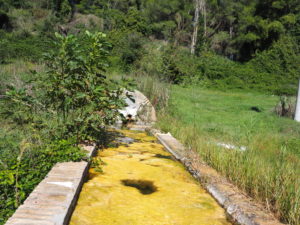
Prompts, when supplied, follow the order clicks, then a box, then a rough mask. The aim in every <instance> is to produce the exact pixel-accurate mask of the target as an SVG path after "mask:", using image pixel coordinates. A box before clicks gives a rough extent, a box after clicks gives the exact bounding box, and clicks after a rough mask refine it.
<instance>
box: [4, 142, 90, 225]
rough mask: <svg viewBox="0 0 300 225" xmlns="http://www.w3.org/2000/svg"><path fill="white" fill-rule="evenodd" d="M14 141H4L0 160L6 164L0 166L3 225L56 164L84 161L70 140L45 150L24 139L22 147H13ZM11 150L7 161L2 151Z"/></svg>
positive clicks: (57, 143) (14, 145)
mask: <svg viewBox="0 0 300 225" xmlns="http://www.w3.org/2000/svg"><path fill="white" fill-rule="evenodd" d="M27 138H28V137H27ZM11 141H12V140H10V139H9V137H7V136H6V137H5V136H4V137H3V136H2V137H1V146H0V147H1V150H0V156H1V159H5V161H1V163H0V224H3V223H4V221H5V220H6V219H8V218H9V217H10V216H11V215H12V214H13V212H14V210H15V209H16V208H17V207H18V206H19V205H20V204H21V203H22V202H23V201H24V200H25V198H26V197H27V196H28V195H29V194H30V193H31V191H32V190H33V189H34V187H35V186H36V185H37V184H38V183H39V182H40V181H41V180H42V179H43V178H44V177H45V175H46V174H47V173H48V172H49V170H50V169H51V168H52V166H53V165H54V164H55V163H57V162H66V161H80V160H82V159H84V157H85V154H84V153H83V151H82V150H81V149H80V148H79V147H76V145H75V144H76V142H75V140H71V139H70V140H60V141H54V142H52V143H50V144H49V145H42V146H39V145H37V143H35V144H34V143H32V142H28V141H27V140H25V139H24V140H23V141H21V143H20V144H19V146H16V143H14V144H13V145H11V144H10V142H11ZM31 141H32V140H31ZM6 144H8V145H6ZM8 148H10V150H9V152H10V153H9V154H10V155H9V157H5V158H4V155H3V149H6V152H7V151H8ZM16 149H18V150H16ZM12 153H14V155H11V154H12ZM7 156H8V155H7Z"/></svg>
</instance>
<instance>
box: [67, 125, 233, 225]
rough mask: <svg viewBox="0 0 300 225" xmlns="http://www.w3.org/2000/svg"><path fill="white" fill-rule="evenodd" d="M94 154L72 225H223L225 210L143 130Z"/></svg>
mask: <svg viewBox="0 0 300 225" xmlns="http://www.w3.org/2000/svg"><path fill="white" fill-rule="evenodd" d="M119 132H120V134H122V135H124V137H122V138H120V137H119V138H117V139H118V141H117V142H114V145H112V146H110V147H108V148H106V149H104V150H103V151H99V153H98V155H97V156H96V157H95V158H94V160H93V161H94V162H97V163H98V164H101V169H100V170H99V168H98V169H97V168H91V169H90V171H89V180H88V181H87V182H86V183H85V184H84V186H83V189H82V191H81V194H80V197H79V200H78V203H77V206H76V208H75V211H74V213H73V215H72V218H71V222H70V224H71V225H79V224H85V225H89V224H93V225H94V224H97V225H99V224H105V225H108V224H109V225H112V224H131V225H134V224H139V225H140V224H144V225H146V224H151V225H153V224H168V225H169V224H180V225H182V224H188V225H192V224H197V225H199V224H201V225H225V224H230V223H229V222H228V221H227V218H226V214H225V211H224V209H223V208H222V207H220V206H219V205H218V204H217V202H216V201H215V200H214V199H213V198H212V197H211V196H210V195H209V194H208V193H207V192H206V191H205V190H204V189H203V188H202V187H201V186H200V185H199V183H197V181H195V180H194V179H193V177H192V176H191V175H190V174H189V173H188V172H187V171H186V170H185V168H184V167H183V166H182V165H181V164H180V163H179V162H177V161H175V160H173V159H172V156H171V155H170V154H169V153H168V152H166V151H165V150H164V147H163V146H162V145H161V144H158V143H157V140H156V138H155V137H152V136H148V135H147V134H146V133H144V132H138V131H129V130H121V131H119Z"/></svg>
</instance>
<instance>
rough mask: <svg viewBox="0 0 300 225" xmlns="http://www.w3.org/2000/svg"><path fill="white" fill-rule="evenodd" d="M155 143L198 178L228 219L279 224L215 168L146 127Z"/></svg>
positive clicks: (245, 223) (246, 223)
mask: <svg viewBox="0 0 300 225" xmlns="http://www.w3.org/2000/svg"><path fill="white" fill-rule="evenodd" d="M149 132H150V133H151V134H152V135H154V136H156V137H157V139H158V140H159V142H160V143H161V144H162V145H163V146H164V147H165V149H166V150H167V151H169V152H170V153H171V154H172V155H173V156H174V157H175V158H176V159H177V160H178V161H180V162H181V163H182V164H183V165H184V166H185V167H186V169H187V170H188V171H189V172H190V173H191V174H192V175H193V176H194V177H195V178H196V179H197V180H198V181H200V183H201V185H202V186H203V187H204V188H205V189H206V190H207V191H208V192H209V193H210V194H211V195H212V196H213V197H214V198H215V199H216V200H217V201H218V203H219V204H220V205H221V206H222V207H223V208H224V209H225V210H226V212H227V213H228V215H230V217H231V219H232V220H233V221H234V222H235V223H238V224H241V225H283V224H282V223H280V222H279V221H278V220H277V219H276V218H275V217H274V216H273V215H272V213H270V212H268V211H266V210H265V208H264V207H263V206H262V205H260V204H258V203H256V202H255V201H253V199H251V198H250V197H248V196H247V195H246V194H245V193H243V192H241V191H240V190H239V189H238V188H237V187H235V186H234V185H232V184H231V183H230V182H228V181H227V180H226V179H225V178H224V177H223V176H221V175H220V174H219V173H218V172H217V171H216V170H214V169H212V168H211V167H209V166H208V165H206V164H205V163H203V162H202V161H201V159H200V158H199V155H198V154H197V153H195V152H193V151H192V150H188V149H186V148H185V147H184V146H183V145H182V144H181V143H180V142H179V141H178V140H177V139H175V138H174V137H173V136H172V135H171V134H169V133H168V134H164V133H161V132H160V131H159V130H156V129H150V130H149Z"/></svg>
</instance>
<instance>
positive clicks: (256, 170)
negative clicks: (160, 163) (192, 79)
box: [158, 87, 300, 225]
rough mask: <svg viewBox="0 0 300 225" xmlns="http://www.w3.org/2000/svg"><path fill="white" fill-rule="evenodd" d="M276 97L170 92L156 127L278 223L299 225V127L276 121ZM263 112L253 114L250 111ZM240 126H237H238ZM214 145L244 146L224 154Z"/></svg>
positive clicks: (207, 92) (224, 151) (291, 122)
mask: <svg viewBox="0 0 300 225" xmlns="http://www.w3.org/2000/svg"><path fill="white" fill-rule="evenodd" d="M274 103H276V97H272V96H264V95H258V94H255V93H253V94H251V93H242V92H240V93H239V92H236V93H224V92H218V91H209V90H201V89H200V90H199V88H197V89H196V90H193V89H192V88H179V87H173V88H172V92H171V101H170V104H169V107H168V108H167V110H166V111H165V112H163V113H160V114H159V122H158V126H159V127H160V128H161V129H162V130H164V131H170V132H171V133H172V134H173V135H174V136H175V137H177V138H178V139H179V140H181V141H182V142H183V143H184V144H185V145H186V146H189V147H191V148H193V149H195V150H196V151H197V152H198V153H199V154H200V156H201V157H202V158H203V160H204V161H206V162H207V163H208V164H209V165H211V166H212V167H214V168H215V169H217V170H218V171H219V172H220V173H222V174H223V175H224V176H226V177H227V178H228V179H229V180H230V181H231V182H233V183H235V184H236V185H237V186H238V187H239V188H240V189H242V190H244V191H245V192H246V193H248V194H249V195H250V196H252V197H254V198H255V199H257V200H258V201H260V202H262V203H263V204H265V206H266V208H267V209H269V210H270V211H272V212H274V213H275V215H276V216H277V217H278V218H280V219H281V220H282V221H283V222H286V223H289V224H293V225H298V224H300V213H299V212H300V141H299V134H300V133H299V131H300V125H299V124H297V123H295V122H293V121H291V120H288V119H282V118H279V117H276V116H274V115H273V114H272V106H274V105H275V104H274ZM253 104H256V106H258V107H260V108H261V109H263V112H262V113H257V112H253V111H251V110H250V107H251V106H253ZM241 124H242V125H241ZM216 142H229V143H233V144H235V145H237V146H241V145H246V147H247V151H245V152H241V151H237V150H228V149H224V148H221V147H218V146H217V145H216V144H215V143H216Z"/></svg>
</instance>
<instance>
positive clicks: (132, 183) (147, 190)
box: [121, 179, 157, 195]
mask: <svg viewBox="0 0 300 225" xmlns="http://www.w3.org/2000/svg"><path fill="white" fill-rule="evenodd" d="M121 182H122V184H123V185H125V186H128V187H134V188H136V189H138V190H139V191H140V192H141V194H143V195H149V194H152V193H153V192H156V191H157V187H156V186H155V185H154V184H153V182H152V181H149V180H130V179H126V180H121Z"/></svg>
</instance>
